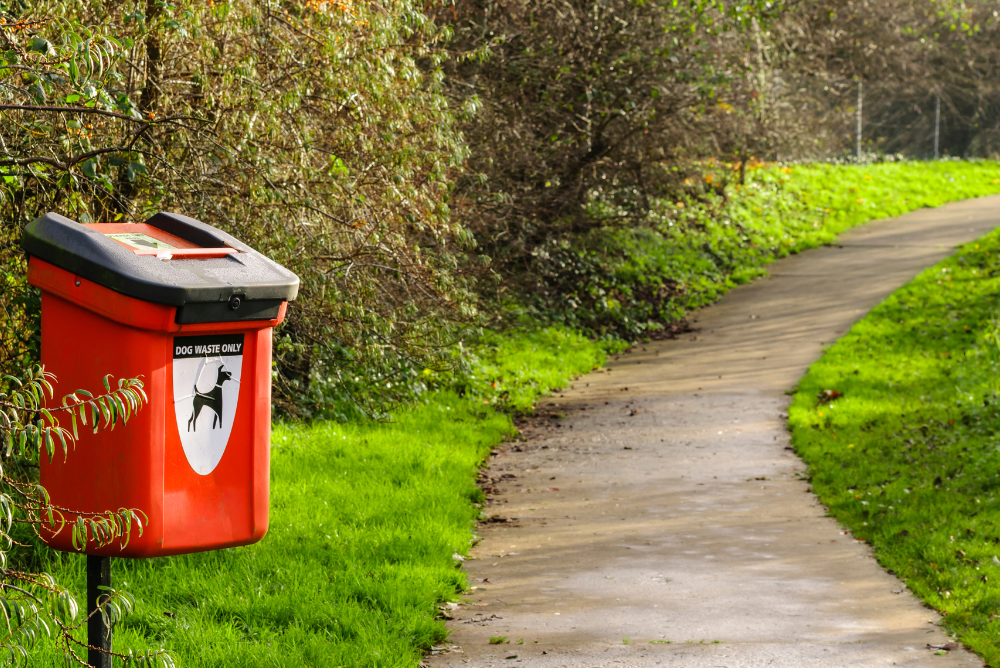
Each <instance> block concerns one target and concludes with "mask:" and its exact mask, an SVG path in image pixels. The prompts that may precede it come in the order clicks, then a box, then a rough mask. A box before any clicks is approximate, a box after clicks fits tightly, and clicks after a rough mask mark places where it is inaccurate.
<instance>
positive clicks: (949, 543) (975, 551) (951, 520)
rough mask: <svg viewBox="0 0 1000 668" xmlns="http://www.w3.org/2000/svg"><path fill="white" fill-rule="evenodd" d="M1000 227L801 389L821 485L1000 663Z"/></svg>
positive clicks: (876, 317)
mask: <svg viewBox="0 0 1000 668" xmlns="http://www.w3.org/2000/svg"><path fill="white" fill-rule="evenodd" d="M998 344H1000V232H993V233H991V234H989V235H987V236H986V237H984V238H982V239H980V240H979V241H977V242H975V243H972V244H969V245H967V246H965V247H963V248H962V249H961V250H960V251H959V252H958V253H957V254H956V255H955V256H953V257H952V258H950V259H947V260H945V261H943V262H941V263H940V264H938V265H936V266H935V267H932V268H930V269H928V270H926V271H924V272H923V273H922V274H920V276H918V277H917V278H916V279H915V280H914V281H913V282H912V283H910V284H909V285H907V286H905V287H903V288H901V289H900V290H898V291H897V292H895V293H894V294H893V295H892V296H891V297H889V298H888V299H887V300H886V301H885V302H883V303H882V304H881V305H880V306H878V307H877V308H876V309H874V310H873V311H872V312H871V313H870V314H869V315H868V316H867V317H866V318H864V319H863V320H862V321H860V322H858V323H857V324H856V325H855V326H854V327H853V328H852V329H851V331H850V332H849V333H848V334H847V335H846V336H844V337H843V338H842V339H841V340H840V341H838V342H837V343H836V344H835V345H834V346H832V347H831V348H830V349H829V350H828V351H827V352H826V354H825V355H824V356H823V358H822V359H820V360H819V361H818V362H816V363H815V364H813V365H812V367H811V368H810V369H809V373H808V374H807V375H806V376H805V377H804V378H803V379H802V380H801V381H800V383H799V386H798V391H797V393H796V395H795V399H794V402H793V404H792V407H791V410H790V413H789V424H790V427H791V430H792V437H793V443H794V445H795V448H796V450H797V451H798V452H799V454H800V455H801V456H802V457H803V459H805V461H806V462H807V464H808V465H809V471H810V475H811V480H812V486H813V490H814V491H815V492H816V493H817V494H818V495H819V497H820V498H821V499H822V501H823V502H824V503H826V504H827V505H828V506H829V508H830V512H831V513H832V514H833V515H834V516H835V517H836V518H837V519H838V520H840V521H841V522H842V523H843V524H844V525H845V526H847V527H848V528H849V529H850V530H851V531H852V532H853V533H854V535H855V536H856V537H858V538H860V539H863V540H865V541H869V542H870V543H871V544H872V546H873V548H874V550H875V554H876V555H877V557H878V559H879V561H880V562H881V563H882V564H883V565H884V566H885V567H886V568H889V569H891V570H893V571H895V572H896V574H898V575H899V577H901V578H902V579H903V580H904V581H905V582H906V584H907V586H909V588H910V589H911V590H912V591H913V592H914V593H915V594H917V595H918V596H919V597H920V598H922V599H923V600H924V601H925V602H926V603H928V604H929V605H931V606H932V607H934V608H936V609H937V610H939V611H940V612H941V613H942V614H943V615H945V617H944V624H945V626H946V628H947V629H948V630H949V631H950V632H952V633H954V634H956V635H957V637H958V638H959V639H960V640H961V641H962V642H964V643H965V644H967V645H968V646H969V647H970V648H972V649H973V650H975V651H976V652H978V653H979V654H980V655H982V656H983V657H984V658H985V660H986V661H987V663H988V664H989V665H992V666H998V665H1000V380H998V379H1000V346H998Z"/></svg>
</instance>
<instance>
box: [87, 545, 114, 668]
mask: <svg viewBox="0 0 1000 668" xmlns="http://www.w3.org/2000/svg"><path fill="white" fill-rule="evenodd" d="M110 586H111V557H95V556H93V555H89V554H88V555H87V614H88V615H89V614H91V613H93V612H94V611H95V610H97V607H98V605H99V602H100V601H101V600H103V598H104V597H105V596H107V592H105V591H102V590H100V589H98V587H110ZM87 644H88V645H90V646H91V648H92V649H89V650H87V663H89V664H90V665H91V666H93V668H111V654H110V652H111V627H110V626H108V625H107V624H105V623H104V615H102V614H101V613H99V612H98V613H97V614H95V615H94V616H92V617H91V618H90V619H89V620H88V621H87ZM93 648H97V649H93ZM101 650H104V651H101Z"/></svg>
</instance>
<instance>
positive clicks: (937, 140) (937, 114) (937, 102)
mask: <svg viewBox="0 0 1000 668" xmlns="http://www.w3.org/2000/svg"><path fill="white" fill-rule="evenodd" d="M940 145H941V96H940V95H936V96H935V97H934V159H935V160H937V159H938V157H939V156H940V152H939V151H938V147H939V146H940Z"/></svg>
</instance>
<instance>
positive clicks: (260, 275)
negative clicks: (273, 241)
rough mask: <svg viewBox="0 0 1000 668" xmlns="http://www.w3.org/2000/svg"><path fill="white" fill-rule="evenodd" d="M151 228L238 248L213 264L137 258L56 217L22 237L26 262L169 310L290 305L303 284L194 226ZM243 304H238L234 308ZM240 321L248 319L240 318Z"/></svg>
mask: <svg viewBox="0 0 1000 668" xmlns="http://www.w3.org/2000/svg"><path fill="white" fill-rule="evenodd" d="M145 222H146V224H147V225H150V226H152V227H155V228H157V229H159V230H163V231H164V232H167V233H169V234H172V235H174V236H177V237H180V238H181V239H183V240H185V241H188V242H190V243H192V244H195V245H197V246H201V247H205V248H223V247H228V248H235V249H236V250H237V251H239V252H237V253H231V254H229V255H226V256H224V257H213V258H184V259H182V258H175V259H169V260H164V259H161V258H158V257H156V256H155V255H137V254H135V253H133V252H132V251H131V250H129V249H128V248H126V247H125V246H123V245H121V244H119V243H118V242H116V241H114V240H112V239H111V238H109V237H107V236H106V235H104V234H102V233H101V232H99V231H97V230H94V229H92V228H89V227H85V226H84V225H81V224H80V223H77V222H76V221H73V220H70V219H69V218H66V217H65V216H60V215H59V214H58V213H47V214H45V215H44V216H40V217H39V218H36V219H35V220H33V221H31V223H29V224H28V226H27V227H25V228H24V233H23V234H22V235H21V247H22V248H24V250H25V252H27V253H28V255H32V256H35V257H37V258H39V259H41V260H45V261H46V262H49V263H51V264H54V265H55V266H57V267H59V268H60V269H65V270H66V271H70V272H73V273H74V274H76V275H77V276H81V277H83V278H86V279H87V280H90V281H93V282H94V283H97V284H98V285H103V286H104V287H106V288H110V289H112V290H114V291H115V292H120V293H121V294H123V295H128V296H129V297H135V298H136V299H142V300H143V301H148V302H154V303H157V304H167V305H169V306H185V305H194V304H214V303H219V302H226V303H229V302H230V300H231V299H233V297H238V298H239V300H243V302H255V301H258V300H260V301H269V302H271V303H279V304H280V302H281V301H292V300H293V299H295V296H296V294H298V291H299V278H298V276H296V275H295V274H293V273H292V272H290V271H288V270H287V269H285V268H284V267H282V266H281V265H280V264H278V263H276V262H274V261H272V260H270V259H268V258H267V257H265V256H263V255H261V254H260V253H258V252H257V251H255V250H253V249H252V248H250V247H249V246H247V245H246V244H244V243H241V242H240V241H237V240H236V239H235V238H233V237H231V236H230V235H228V234H226V233H225V232H223V231H221V230H218V229H216V228H214V227H212V226H211V225H206V224H205V223H202V222H200V221H197V220H195V219H194V218H188V217H187V216H181V215H179V214H176V213H162V212H161V213H158V214H156V215H154V216H152V217H151V218H150V219H149V220H147V221H145ZM236 303H239V302H236ZM240 319H242V318H240Z"/></svg>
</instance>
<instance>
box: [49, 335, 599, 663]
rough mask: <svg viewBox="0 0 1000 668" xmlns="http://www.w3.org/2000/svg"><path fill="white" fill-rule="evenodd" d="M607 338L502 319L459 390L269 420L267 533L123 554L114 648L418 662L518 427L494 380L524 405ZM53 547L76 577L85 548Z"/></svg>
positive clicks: (198, 658)
mask: <svg viewBox="0 0 1000 668" xmlns="http://www.w3.org/2000/svg"><path fill="white" fill-rule="evenodd" d="M604 349H605V348H602V346H600V345H598V344H596V343H593V342H591V341H588V340H586V339H584V338H582V337H580V336H578V335H575V334H572V333H570V332H567V331H565V330H557V329H547V330H540V331H534V332H521V333H517V334H510V335H507V336H506V337H503V338H494V339H493V340H492V341H491V343H490V344H489V345H486V344H484V345H483V346H481V347H480V348H479V350H478V353H479V357H480V364H479V366H478V368H477V373H476V374H472V376H473V377H472V378H471V379H470V383H471V384H473V385H475V386H474V387H473V386H470V387H468V388H466V389H465V394H466V396H464V397H461V396H458V394H456V393H455V392H447V391H442V392H436V393H433V394H431V395H430V396H427V397H425V401H424V402H422V403H420V404H419V405H416V406H413V407H411V408H409V409H407V410H403V411H401V412H399V413H398V414H397V416H396V419H395V420H394V421H393V422H391V423H385V424H378V423H365V424H337V423H333V422H326V423H319V424H314V425H311V426H296V425H279V426H276V427H275V429H274V436H273V439H272V442H273V449H272V487H271V490H272V491H271V524H270V529H269V531H268V534H267V536H266V537H265V538H264V540H263V541H261V542H260V543H258V544H256V545H252V546H248V547H243V548H235V549H229V550H222V551H218V552H209V553H202V554H193V555H186V556H180V557H164V558H158V559H151V560H147V561H133V560H124V559H121V560H116V561H115V562H114V564H113V580H114V584H115V586H117V587H121V588H124V589H127V590H128V591H129V592H131V593H132V594H133V595H134V596H135V597H136V599H137V600H138V606H137V610H136V613H135V614H134V615H133V616H131V617H130V618H128V620H127V621H126V622H125V623H124V624H123V626H122V628H120V629H119V630H117V631H116V635H115V637H114V643H115V648H116V649H118V648H120V647H132V648H136V649H144V648H151V647H167V648H170V649H171V650H173V651H174V652H175V656H176V658H177V659H178V661H179V663H180V665H182V666H213V667H221V666H226V667H229V666H232V667H235V666H240V667H246V668H251V667H253V668H263V667H265V666H275V667H279V666H280V667H282V668H287V667H288V666H317V667H322V668H334V667H336V666H415V665H416V664H417V662H418V661H419V658H420V656H421V652H422V650H426V649H429V648H430V647H432V646H433V645H434V644H435V643H438V642H441V641H442V640H443V639H444V638H445V627H444V624H443V622H442V621H440V620H438V619H437V617H438V614H437V613H438V610H437V606H438V605H439V604H440V603H441V602H442V601H445V600H452V599H454V598H455V597H456V596H457V595H458V594H459V593H460V592H461V591H463V589H464V588H465V576H464V574H463V573H462V571H461V570H460V569H459V568H458V566H459V565H460V561H459V560H457V559H456V558H454V557H453V555H455V554H456V553H459V554H464V553H466V552H467V550H468V548H469V543H470V540H471V539H472V537H473V533H472V531H473V528H474V525H473V523H474V521H475V520H476V518H477V517H478V514H479V509H478V507H477V505H476V504H477V503H479V502H481V501H482V500H483V497H482V492H481V491H480V490H479V488H477V487H476V486H475V478H476V470H477V467H478V466H479V465H480V463H481V462H482V461H483V460H484V459H485V458H487V457H488V456H489V452H490V449H491V448H492V447H493V446H495V445H496V444H497V443H499V442H501V441H502V440H504V439H505V438H508V437H510V436H511V435H512V434H513V427H512V423H511V419H510V416H509V415H508V414H507V413H504V412H500V411H498V410H496V409H495V408H494V407H493V406H492V405H491V404H494V403H496V400H497V396H498V391H499V388H501V387H502V386H503V385H504V383H505V381H506V383H507V384H509V385H516V391H514V392H512V402H513V403H515V404H516V405H520V406H524V407H529V406H530V405H531V403H532V401H533V398H534V396H537V395H538V394H539V393H540V392H545V391H548V390H549V389H550V388H552V387H558V386H562V385H564V384H565V383H566V382H567V381H568V380H569V379H570V378H571V377H572V375H574V374H579V373H582V372H586V371H590V370H591V369H593V368H594V367H595V366H598V365H600V364H601V363H602V362H603V359H604V352H603V350H604ZM494 384H496V385H497V387H493V385H494ZM480 386H485V388H488V390H489V392H487V391H486V390H485V389H482V388H481V387H480ZM477 390H479V391H477ZM473 395H475V396H473ZM49 554H50V555H51V557H50V561H49V563H48V564H46V566H47V568H48V569H49V570H50V571H51V572H52V573H53V574H54V575H55V576H56V578H57V580H58V581H59V582H61V583H65V584H67V585H69V586H71V587H72V588H73V589H75V590H76V591H78V592H82V591H83V590H84V587H85V583H86V579H85V572H84V557H82V556H79V555H63V556H62V557H60V556H59V555H57V554H55V553H51V552H50V553H49ZM49 651H51V650H49ZM43 653H45V652H43Z"/></svg>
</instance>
